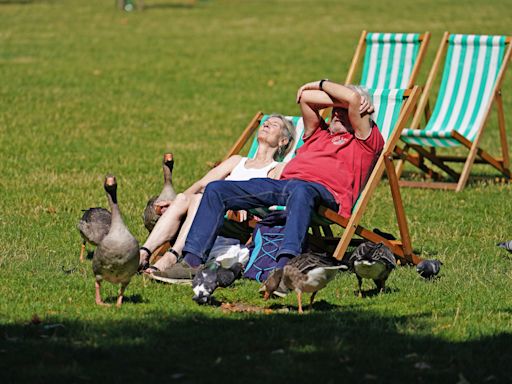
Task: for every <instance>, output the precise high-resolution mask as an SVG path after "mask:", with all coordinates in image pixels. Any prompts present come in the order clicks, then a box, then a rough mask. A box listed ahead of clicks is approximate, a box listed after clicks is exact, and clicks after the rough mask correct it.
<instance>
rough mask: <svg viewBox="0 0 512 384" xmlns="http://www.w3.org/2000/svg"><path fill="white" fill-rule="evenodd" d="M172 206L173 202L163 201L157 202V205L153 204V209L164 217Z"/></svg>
mask: <svg viewBox="0 0 512 384" xmlns="http://www.w3.org/2000/svg"><path fill="white" fill-rule="evenodd" d="M171 205H172V200H162V201H157V202H156V203H155V204H153V207H154V208H155V212H156V214H157V215H160V216H161V215H163V214H164V212H165V211H167V209H169V207H170V206H171Z"/></svg>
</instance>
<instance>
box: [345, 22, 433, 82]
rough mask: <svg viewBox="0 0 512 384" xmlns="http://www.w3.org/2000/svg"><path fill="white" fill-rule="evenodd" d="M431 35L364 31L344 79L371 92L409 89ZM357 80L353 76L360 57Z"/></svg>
mask: <svg viewBox="0 0 512 384" xmlns="http://www.w3.org/2000/svg"><path fill="white" fill-rule="evenodd" d="M429 40H430V33H429V32H425V33H423V34H419V33H375V32H366V31H363V32H362V34H361V37H360V39H359V44H358V46H357V48H356V52H355V54H354V57H353V59H352V63H351V65H350V69H349V71H348V74H347V78H346V79H345V83H346V84H356V83H357V84H360V85H363V86H365V87H366V88H371V89H381V88H386V89H406V88H411V87H412V86H413V85H414V84H415V81H416V77H417V74H418V71H419V68H420V66H421V63H422V62H423V57H424V55H425V51H426V49H427V46H428V43H429ZM363 51H364V58H363V63H362V74H361V78H360V80H359V81H357V80H358V79H356V78H355V73H356V71H357V69H358V67H359V66H360V61H361V58H362V56H363Z"/></svg>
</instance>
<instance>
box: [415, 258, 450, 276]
mask: <svg viewBox="0 0 512 384" xmlns="http://www.w3.org/2000/svg"><path fill="white" fill-rule="evenodd" d="M441 265H443V263H441V262H440V261H439V260H423V261H421V262H419V263H418V265H417V266H416V272H418V273H419V274H420V276H421V277H423V278H425V279H432V278H434V277H436V276H437V274H438V273H439V271H440V270H441Z"/></svg>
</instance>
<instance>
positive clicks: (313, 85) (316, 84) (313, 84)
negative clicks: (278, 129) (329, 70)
mask: <svg viewBox="0 0 512 384" xmlns="http://www.w3.org/2000/svg"><path fill="white" fill-rule="evenodd" d="M320 81H321V80H318V81H312V82H311V83H306V84H304V85H303V86H302V87H300V88H299V90H298V91H297V99H296V101H297V104H299V103H300V98H301V96H302V92H304V91H307V90H319V89H320Z"/></svg>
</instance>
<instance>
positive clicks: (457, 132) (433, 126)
mask: <svg viewBox="0 0 512 384" xmlns="http://www.w3.org/2000/svg"><path fill="white" fill-rule="evenodd" d="M510 56H511V47H510V37H506V36H486V35H460V34H457V35H454V34H451V35H450V34H448V33H447V32H446V33H445V35H444V36H443V40H442V42H441V45H440V47H439V50H438V52H437V56H436V59H435V61H434V64H433V66H432V70H431V71H430V74H429V77H428V79H427V83H426V86H425V90H424V92H423V94H422V96H421V98H420V101H419V103H418V110H417V111H416V114H415V116H414V119H413V121H412V125H411V127H410V128H409V129H404V131H403V132H402V136H401V139H402V141H403V142H405V143H406V146H405V148H404V150H403V151H402V150H401V149H400V148H397V152H398V153H399V154H400V155H401V156H402V158H403V159H405V160H406V161H408V162H410V163H411V164H413V165H415V166H416V167H418V168H419V169H420V170H421V171H423V172H425V173H426V174H428V175H429V176H431V177H434V178H439V177H440V176H441V175H440V174H439V173H438V172H436V170H434V169H432V166H436V167H437V168H438V169H440V170H441V171H443V172H444V173H446V174H447V175H448V176H449V177H451V178H452V179H454V180H455V182H435V181H404V180H401V181H400V184H401V185H403V186H411V187H429V188H443V189H450V190H455V191H461V190H462V189H463V188H464V186H465V185H466V183H467V180H468V177H469V174H470V172H471V168H472V166H473V163H475V162H478V163H487V164H489V165H491V166H493V167H494V168H496V169H497V170H498V171H500V172H501V173H502V174H503V175H504V176H505V177H506V178H510V164H509V153H508V145H507V140H506V132H505V118H504V115H503V104H502V99H501V85H502V82H503V78H504V74H505V71H506V68H507V66H508V62H509V61H510ZM443 57H445V63H444V71H443V78H442V81H441V86H440V89H439V93H438V95H437V100H436V104H435V107H434V110H433V112H432V115H431V116H430V113H429V111H428V110H427V109H428V98H429V96H430V95H429V93H430V91H431V88H432V85H433V82H434V79H435V77H436V74H437V71H438V68H439V65H440V63H441V60H442V58H443ZM493 103H496V106H497V112H498V127H499V137H500V143H501V152H502V157H501V158H495V157H493V156H491V155H490V154H489V153H488V152H486V151H484V150H483V149H481V148H480V146H479V142H480V138H481V136H482V133H483V131H484V127H485V125H486V122H487V120H488V117H489V114H490V111H491V107H492V105H493ZM424 111H427V117H428V119H427V123H426V126H425V128H424V129H418V127H419V124H420V120H421V118H422V114H423V112H424ZM456 146H462V147H466V148H467V149H468V150H469V153H468V154H467V156H460V155H459V156H456V155H454V154H453V153H448V154H447V152H449V151H446V150H445V151H444V155H441V154H439V153H437V152H436V149H437V148H454V147H456ZM411 150H413V151H411ZM425 160H428V161H429V163H428V164H427V163H426V162H425ZM453 162H459V163H461V162H462V163H464V166H463V169H462V171H461V172H459V171H458V170H456V169H454V168H452V167H451V166H450V165H448V163H453ZM400 171H401V166H400V167H399V168H398V172H399V173H400Z"/></svg>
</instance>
